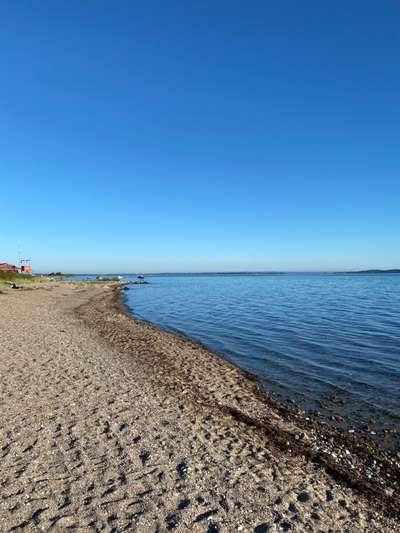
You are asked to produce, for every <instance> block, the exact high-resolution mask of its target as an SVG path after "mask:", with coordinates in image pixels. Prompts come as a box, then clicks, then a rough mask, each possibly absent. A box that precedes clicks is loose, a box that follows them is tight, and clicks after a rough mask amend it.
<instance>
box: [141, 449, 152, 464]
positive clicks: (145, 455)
mask: <svg viewBox="0 0 400 533" xmlns="http://www.w3.org/2000/svg"><path fill="white" fill-rule="evenodd" d="M139 459H140V460H141V461H142V465H143V466H144V465H145V464H146V463H147V461H148V460H149V459H150V452H148V451H147V450H143V451H142V452H141V453H140V454H139Z"/></svg>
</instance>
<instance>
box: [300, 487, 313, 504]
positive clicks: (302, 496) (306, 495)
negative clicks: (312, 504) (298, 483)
mask: <svg viewBox="0 0 400 533" xmlns="http://www.w3.org/2000/svg"><path fill="white" fill-rule="evenodd" d="M297 499H298V501H299V502H301V503H305V502H308V501H309V499H310V494H309V493H308V492H307V491H305V490H304V491H303V492H300V494H299V495H298V496H297Z"/></svg>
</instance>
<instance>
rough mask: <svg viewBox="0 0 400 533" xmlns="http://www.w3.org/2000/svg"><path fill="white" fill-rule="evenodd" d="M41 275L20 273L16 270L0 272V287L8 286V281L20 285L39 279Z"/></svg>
mask: <svg viewBox="0 0 400 533" xmlns="http://www.w3.org/2000/svg"><path fill="white" fill-rule="evenodd" d="M40 279H41V276H35V275H32V274H20V273H18V272H0V288H5V287H8V285H9V284H10V283H15V284H16V285H21V284H25V283H30V282H32V281H39V280H40Z"/></svg>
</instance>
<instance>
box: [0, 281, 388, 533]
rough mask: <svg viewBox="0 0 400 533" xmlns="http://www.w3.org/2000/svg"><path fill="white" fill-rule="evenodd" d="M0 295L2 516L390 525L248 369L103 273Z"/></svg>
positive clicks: (24, 521) (46, 527) (185, 524)
mask: <svg viewBox="0 0 400 533" xmlns="http://www.w3.org/2000/svg"><path fill="white" fill-rule="evenodd" d="M0 306H1V307H0V309H1V315H0V340H1V341H0V369H1V375H0V407H1V428H0V531H1V532H8V531H22V532H27V531H52V532H53V531H75V530H76V531H79V532H81V531H82V532H85V531H88V532H92V531H109V532H112V531H113V532H119V531H138V532H153V533H155V532H164V531H177V532H178V531H203V532H209V533H212V532H218V531H220V532H233V531H244V532H253V531H254V532H256V533H262V532H266V531H269V532H278V531H279V532H280V531H318V532H322V531H324V532H328V531H332V532H333V531H340V532H345V531H349V532H364V531H365V532H367V531H368V532H374V531H376V532H382V531H385V532H390V531H393V532H394V531H397V530H398V528H396V523H397V521H396V519H395V517H394V515H393V514H391V511H390V509H389V508H388V506H387V499H386V500H385V501H383V503H382V502H381V501H378V500H379V498H376V499H375V498H371V495H370V494H369V493H368V491H366V492H365V494H364V493H363V492H362V491H361V492H360V491H357V490H355V489H354V488H352V487H351V486H349V485H351V483H350V482H348V480H346V479H345V477H343V476H342V478H341V477H340V476H337V475H335V472H330V474H329V473H328V471H329V468H325V466H324V462H323V461H316V460H315V458H313V457H312V455H310V454H309V453H307V450H306V448H307V446H308V445H307V446H305V448H304V450H303V451H302V448H301V446H300V445H299V442H303V441H305V442H308V441H309V442H311V443H312V442H313V436H312V434H311V433H307V431H306V430H304V428H300V429H299V427H298V426H297V425H296V423H295V421H291V420H288V419H285V418H284V417H283V416H281V414H280V413H279V411H278V410H275V409H273V408H272V407H271V406H269V405H268V403H266V402H265V401H263V399H262V395H260V394H259V393H258V391H257V387H256V384H255V383H254V381H253V380H251V379H250V378H249V377H248V376H247V375H246V374H244V373H243V372H241V371H240V370H239V369H237V368H236V367H235V366H233V365H231V364H230V363H228V362H227V361H225V360H224V359H222V358H219V357H217V356H216V355H214V354H212V353H210V352H209V351H207V350H206V349H205V348H203V347H201V346H199V345H197V344H195V343H193V342H191V341H188V340H186V339H183V338H180V337H177V336H175V335H172V334H169V333H165V332H163V331H161V330H159V329H157V328H155V327H153V326H151V325H149V324H146V323H144V322H141V321H138V320H133V319H131V318H129V317H128V316H127V315H126V314H124V312H123V309H122V308H121V306H120V305H119V303H118V300H117V299H116V295H115V290H114V288H113V287H112V286H110V285H107V284H105V285H103V284H83V283H70V282H53V283H48V284H41V285H40V286H39V287H38V288H35V289H33V290H19V291H15V290H14V291H12V290H6V291H4V293H3V294H0ZM303 452H304V453H303ZM386 496H387V495H386ZM390 496H391V494H390V493H389V497H390ZM375 500H376V501H375ZM393 502H395V500H393ZM375 503H376V505H375ZM389 504H390V498H389ZM385 505H386V507H385Z"/></svg>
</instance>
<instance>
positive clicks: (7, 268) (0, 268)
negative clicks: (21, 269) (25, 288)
mask: <svg viewBox="0 0 400 533" xmlns="http://www.w3.org/2000/svg"><path fill="white" fill-rule="evenodd" d="M0 272H18V267H16V266H15V265H10V264H9V263H0Z"/></svg>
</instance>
